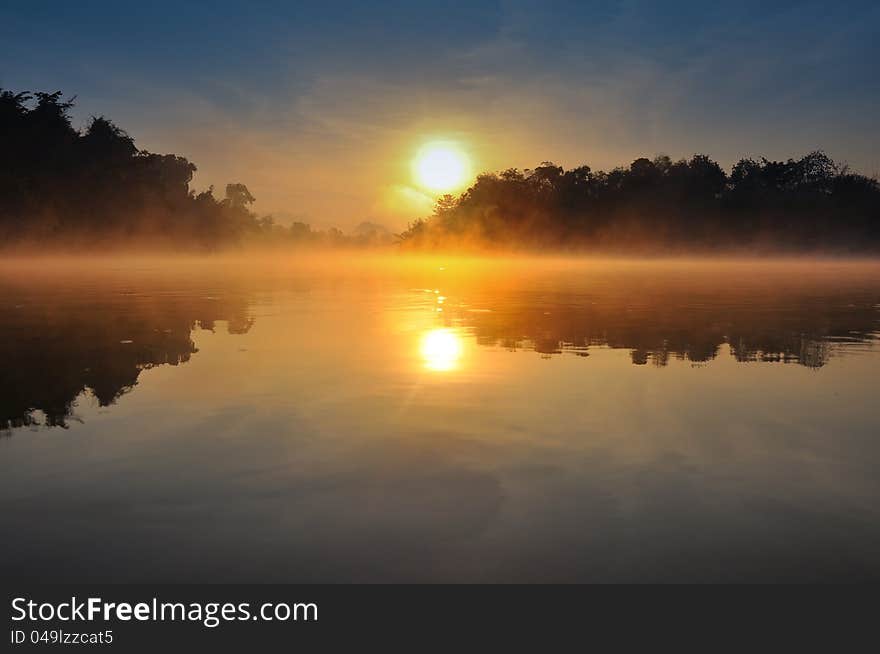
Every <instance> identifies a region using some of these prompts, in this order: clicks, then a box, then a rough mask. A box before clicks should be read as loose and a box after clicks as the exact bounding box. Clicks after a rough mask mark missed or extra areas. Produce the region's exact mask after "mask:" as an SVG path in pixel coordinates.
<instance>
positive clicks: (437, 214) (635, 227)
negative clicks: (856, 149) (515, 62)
mask: <svg viewBox="0 0 880 654" xmlns="http://www.w3.org/2000/svg"><path fill="white" fill-rule="evenodd" d="M401 238H402V240H403V243H404V244H405V245H406V246H409V247H415V248H433V247H450V246H452V247H456V246H460V247H473V246H477V247H504V248H509V247H514V248H516V247H522V248H534V249H543V248H574V249H584V248H595V249H606V250H633V249H635V250H648V251H650V250H657V251H664V252H669V251H670V250H671V251H675V250H706V249H710V250H711V249H721V250H736V249H750V250H755V249H764V250H772V251H779V250H783V251H784V250H793V251H872V250H873V251H876V250H878V249H880V185H878V181H877V179H876V178H869V177H866V176H864V175H860V174H857V173H855V172H853V171H851V170H849V169H848V167H847V166H845V165H841V164H838V163H836V162H834V161H833V160H831V159H830V158H829V157H828V156H827V155H826V154H825V153H823V152H821V151H816V152H811V153H810V154H807V155H806V156H804V157H801V158H800V159H788V160H787V161H769V160H767V159H763V158H762V159H759V160H755V159H743V160H741V161H739V162H738V163H737V164H736V165H735V166H733V168H732V170H731V171H730V173H729V174H728V173H727V172H726V171H725V170H724V169H723V168H722V167H721V166H720V165H719V164H718V163H716V162H715V161H713V160H712V159H710V158H709V157H708V156H706V155H702V154H698V155H694V156H693V157H691V158H690V159H688V160H685V159H682V160H679V161H672V160H671V159H670V158H669V157H668V156H665V155H662V156H658V157H656V158H654V159H647V158H639V159H636V160H635V161H633V162H632V164H631V165H630V166H629V167H626V168H624V167H620V168H615V169H614V170H612V171H610V172H604V171H601V170H599V171H594V170H592V169H591V168H590V167H589V166H580V167H577V168H573V169H570V170H565V169H563V168H562V167H560V166H556V165H554V164H553V163H549V162H545V163H542V164H541V165H540V166H538V167H536V168H534V169H532V170H525V171H521V170H517V169H509V170H505V171H503V172H501V173H494V174H483V175H480V176H479V177H478V178H477V179H476V182H475V183H474V184H473V185H472V186H471V187H470V188H468V189H467V190H466V191H465V192H464V193H462V194H461V195H460V196H459V197H453V196H449V195H447V196H444V197H443V198H441V199H440V201H439V202H438V203H437V206H436V209H435V211H434V214H433V215H432V216H430V217H429V218H426V219H420V220H417V221H415V222H414V223H411V224H410V226H409V229H407V230H406V232H404V233H403V234H402V235H401Z"/></svg>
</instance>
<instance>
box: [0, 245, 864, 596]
mask: <svg viewBox="0 0 880 654" xmlns="http://www.w3.org/2000/svg"><path fill="white" fill-rule="evenodd" d="M0 298H2V301H3V306H2V320H0V361H2V366H0V434H2V435H3V438H0V452H2V454H0V510H2V513H3V515H4V521H5V523H6V528H7V530H8V533H10V534H13V535H14V537H13V538H7V539H4V543H3V545H2V546H0V547H2V555H0V573H2V576H3V577H4V578H9V579H17V578H26V579H42V580H46V581H48V580H54V581H85V580H89V581H95V582H98V581H146V580H150V581H290V582H306V581H654V580H659V581H665V580H676V581H690V580H694V581H714V580H749V581H773V580H791V581H811V580H834V581H840V580H855V579H858V580H865V579H871V580H876V579H878V577H880V555H878V554H877V552H880V515H878V514H880V510H878V508H877V507H880V501H878V500H880V482H878V480H877V476H876V474H875V471H876V468H877V465H878V463H880V443H878V441H877V434H878V433H880V416H878V414H877V411H876V397H875V395H876V378H877V371H878V366H880V356H878V354H880V348H878V343H877V341H878V336H880V264H878V263H877V262H871V261H850V260H831V259H801V260H776V259H763V260H756V259H741V260H733V259H730V260H723V261H714V262H713V261H709V260H700V259H678V260H663V259H658V260H623V259H598V258H546V259H539V258H525V257H521V258H517V257H499V258H495V259H489V258H483V259H478V258H461V257H451V256H448V257H444V256H382V255H378V254H373V255H363V256H353V255H351V254H350V253H339V254H332V253H325V254H314V255H309V256H285V255H272V256H269V255H266V256H260V257H253V256H252V257H249V258H248V257H244V256H242V257H239V258H219V257H216V258H170V257H165V258H151V257H143V258H139V259H133V258H127V259H125V260H122V259H112V258H107V259H95V260H83V259H76V258H71V259H62V258H44V259H31V260H27V261H25V260H20V261H10V260H9V259H7V260H6V261H4V262H0ZM35 516H40V519H39V520H37V519H35ZM59 548H62V549H63V551H65V552H66V553H67V554H66V555H65V557H64V558H63V560H62V559H60V558H59V557H58V556H57V552H58V551H59Z"/></svg>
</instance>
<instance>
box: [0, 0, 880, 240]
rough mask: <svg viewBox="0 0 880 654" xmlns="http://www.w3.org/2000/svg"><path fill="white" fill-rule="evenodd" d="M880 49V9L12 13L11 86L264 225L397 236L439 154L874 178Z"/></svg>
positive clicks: (5, 70) (4, 32)
mask: <svg viewBox="0 0 880 654" xmlns="http://www.w3.org/2000/svg"><path fill="white" fill-rule="evenodd" d="M707 5H709V6H707ZM878 33H880V5H877V4H876V3H868V2H864V3H862V2H850V3H839V4H832V3H826V2H822V3H819V2H773V3H769V2H764V3H757V2H738V3H676V2H669V3H656V2H601V3H589V2H486V3H479V2H467V3H465V2H462V3H437V4H432V3H427V2H378V1H377V2H370V3H367V2H351V3H349V2H320V3H318V2H315V3H312V2H309V3H305V2H248V3H244V2H239V3H233V2H211V3H189V2H182V1H178V2H163V1H154V2H151V3H143V2H138V3H133V2H132V3H126V2H89V3H71V2H37V1H30V2H18V1H17V0H6V2H4V3H3V4H2V6H0V86H3V87H6V88H12V89H15V90H20V89H44V90H56V89H61V90H63V91H65V92H66V93H70V94H76V95H78V107H77V109H76V112H75V116H76V120H77V123H78V124H82V123H84V122H85V121H86V120H87V118H88V116H89V115H91V114H106V115H108V116H109V117H111V118H113V119H114V120H115V121H116V122H117V123H118V124H120V125H121V126H122V127H124V128H126V129H127V130H128V131H129V132H130V133H131V134H132V135H133V136H135V138H136V139H137V142H138V144H139V146H140V147H142V148H147V149H149V150H152V151H157V152H175V153H179V154H183V155H185V156H187V157H189V158H190V159H192V160H193V161H194V162H195V163H196V164H197V165H198V166H199V173H198V176H197V179H196V185H197V186H199V187H203V186H207V185H208V184H216V185H218V186H222V185H223V184H225V183H226V182H227V181H242V182H245V183H246V184H248V186H249V187H250V188H251V189H252V190H253V192H254V194H255V195H256V196H257V198H258V200H259V209H261V210H263V211H274V212H278V213H280V214H282V215H284V216H288V217H290V216H297V217H301V218H304V219H306V220H309V221H311V222H313V223H315V224H318V225H329V224H335V225H339V226H341V227H349V226H351V225H354V224H356V223H357V222H360V221H361V220H364V219H374V220H382V221H385V222H388V223H391V224H392V225H394V226H400V225H402V224H405V222H406V220H408V219H411V218H414V217H416V216H417V215H418V214H419V213H420V212H421V211H423V210H424V206H425V205H424V202H423V200H425V198H422V197H419V195H418V192H417V191H416V190H415V189H412V188H411V186H410V181H411V180H409V176H408V169H409V168H408V162H409V158H410V157H411V156H412V153H413V152H414V151H415V150H416V149H417V148H418V145H419V143H420V142H421V141H424V140H425V139H428V138H436V137H442V138H454V139H456V140H458V141H459V142H461V143H462V144H463V145H464V146H465V147H466V149H467V150H468V151H469V152H470V154H471V156H472V157H473V159H474V165H475V166H476V168H477V169H480V170H483V169H489V170H491V169H498V168H504V167H509V166H518V167H530V166H533V165H535V164H537V163H539V162H541V161H544V160H552V161H555V162H557V163H560V164H563V165H566V166H570V165H576V164H580V163H588V164H590V165H592V166H593V167H594V168H598V167H612V166H615V165H621V164H627V163H629V162H630V161H632V159H634V158H635V157H637V156H642V155H648V156H653V155H655V154H658V153H667V154H669V155H671V156H673V157H681V156H689V155H691V154H693V153H694V152H704V153H706V154H709V155H710V156H712V157H714V158H716V159H717V160H719V161H720V162H721V163H722V164H724V165H726V166H729V165H730V164H732V163H733V162H734V161H736V160H737V159H738V158H740V157H742V156H746V155H755V156H762V155H763V156H767V157H768V158H785V157H789V156H797V155H799V154H803V153H805V152H807V151H809V150H812V149H816V148H823V149H825V150H826V151H827V152H828V153H829V154H830V155H832V156H833V157H835V158H837V159H840V160H844V161H847V162H849V163H850V164H851V165H852V166H853V167H854V168H856V169H858V170H860V171H862V172H866V173H868V174H874V173H878V172H880V154H878V152H880V136H878V130H877V128H876V124H875V123H876V116H877V115H878V110H880V84H878V74H877V73H876V66H877V63H878V61H880V56H878V55H880V39H878V38H876V36H877V34H878ZM340 175H344V176H345V179H346V183H344V184H340V183H339V179H340Z"/></svg>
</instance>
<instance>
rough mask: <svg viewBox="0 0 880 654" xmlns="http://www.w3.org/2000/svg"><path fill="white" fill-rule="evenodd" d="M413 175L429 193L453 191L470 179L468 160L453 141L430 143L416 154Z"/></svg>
mask: <svg viewBox="0 0 880 654" xmlns="http://www.w3.org/2000/svg"><path fill="white" fill-rule="evenodd" d="M413 175H414V177H415V179H416V181H417V182H418V183H419V185H421V186H422V187H424V188H426V189H428V190H430V191H438V192H446V191H453V190H455V189H457V188H461V187H462V186H464V184H465V182H467V180H468V178H469V177H470V160H469V159H468V156H467V155H466V154H465V153H464V152H463V151H462V150H461V148H460V147H459V146H458V144H456V143H455V142H453V141H431V142H430V143H426V144H425V145H423V146H422V147H421V148H419V151H418V152H417V153H416V156H415V158H414V159H413Z"/></svg>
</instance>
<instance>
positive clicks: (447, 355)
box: [419, 327, 462, 372]
mask: <svg viewBox="0 0 880 654" xmlns="http://www.w3.org/2000/svg"><path fill="white" fill-rule="evenodd" d="M419 349H420V352H421V355H422V359H423V360H424V362H425V367H426V368H428V369H429V370H436V371H440V372H443V371H448V370H454V369H455V368H456V367H457V366H458V361H459V359H460V358H461V350H462V343H461V337H460V336H459V335H458V334H457V333H455V332H454V331H453V330H451V329H448V328H445V327H441V328H437V329H432V330H430V331H428V332H426V333H425V335H424V336H422V341H421V346H420V348H419Z"/></svg>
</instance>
